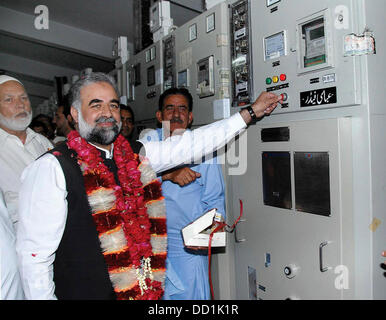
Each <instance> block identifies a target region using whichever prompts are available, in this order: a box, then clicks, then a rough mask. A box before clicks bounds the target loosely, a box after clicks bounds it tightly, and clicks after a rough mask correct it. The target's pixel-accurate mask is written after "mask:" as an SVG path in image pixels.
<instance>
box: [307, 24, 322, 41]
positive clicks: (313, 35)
mask: <svg viewBox="0 0 386 320" xmlns="http://www.w3.org/2000/svg"><path fill="white" fill-rule="evenodd" d="M321 37H324V27H323V26H321V27H319V28H317V29H313V30H310V40H315V39H317V38H321Z"/></svg>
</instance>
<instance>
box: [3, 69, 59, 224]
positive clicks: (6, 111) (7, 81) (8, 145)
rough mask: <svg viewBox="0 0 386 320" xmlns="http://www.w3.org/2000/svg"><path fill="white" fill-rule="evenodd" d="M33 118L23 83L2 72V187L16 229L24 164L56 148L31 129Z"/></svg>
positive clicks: (25, 165) (26, 164)
mask: <svg viewBox="0 0 386 320" xmlns="http://www.w3.org/2000/svg"><path fill="white" fill-rule="evenodd" d="M31 120H32V109H31V103H30V101H29V97H28V94H27V92H26V91H25V88H24V86H23V84H22V83H21V82H20V81H19V80H18V79H15V78H13V77H10V76H6V75H0V189H2V190H3V192H4V198H5V203H6V206H7V209H8V212H9V215H10V219H11V221H12V222H13V225H14V227H15V228H16V227H17V221H18V213H17V209H18V194H19V189H20V176H21V174H22V172H23V170H24V168H25V167H27V166H28V165H29V164H30V163H31V162H33V161H34V160H35V159H36V158H38V157H39V156H40V155H42V154H43V153H45V152H46V151H47V150H49V149H51V148H52V147H53V146H52V144H51V142H50V141H49V140H48V139H47V138H45V137H44V136H42V135H40V134H38V133H36V132H34V131H33V130H32V129H30V128H28V126H29V124H30V123H31Z"/></svg>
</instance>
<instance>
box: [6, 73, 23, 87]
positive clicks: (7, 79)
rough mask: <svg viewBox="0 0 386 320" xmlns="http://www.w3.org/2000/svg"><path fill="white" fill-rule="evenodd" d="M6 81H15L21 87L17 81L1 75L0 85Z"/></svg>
mask: <svg viewBox="0 0 386 320" xmlns="http://www.w3.org/2000/svg"><path fill="white" fill-rule="evenodd" d="M7 81H17V82H19V83H20V84H21V85H23V84H22V83H21V82H20V81H19V80H17V79H15V78H13V77H10V76H6V75H1V76H0V84H3V83H4V82H7Z"/></svg>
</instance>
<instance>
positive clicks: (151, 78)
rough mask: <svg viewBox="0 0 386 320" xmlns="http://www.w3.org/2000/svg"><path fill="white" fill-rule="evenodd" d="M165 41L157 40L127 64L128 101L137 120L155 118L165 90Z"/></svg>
mask: <svg viewBox="0 0 386 320" xmlns="http://www.w3.org/2000/svg"><path fill="white" fill-rule="evenodd" d="M163 65H164V64H163V42H162V40H159V41H157V42H156V43H154V44H152V45H151V46H149V47H148V48H146V49H144V50H142V51H141V52H139V53H138V54H136V55H135V56H133V57H132V58H131V59H130V60H129V61H128V62H127V64H126V82H127V89H126V91H127V101H128V103H129V105H130V106H131V107H132V108H133V111H134V113H135V119H136V121H144V120H149V119H154V118H155V113H156V111H157V110H158V98H159V96H160V95H161V93H162V92H163V83H164V76H163Z"/></svg>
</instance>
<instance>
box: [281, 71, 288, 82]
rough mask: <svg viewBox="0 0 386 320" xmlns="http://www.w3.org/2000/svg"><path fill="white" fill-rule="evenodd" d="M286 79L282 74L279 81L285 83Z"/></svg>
mask: <svg viewBox="0 0 386 320" xmlns="http://www.w3.org/2000/svg"><path fill="white" fill-rule="evenodd" d="M286 79H287V76H286V75H285V74H284V73H282V74H281V75H280V81H285V80H286Z"/></svg>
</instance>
